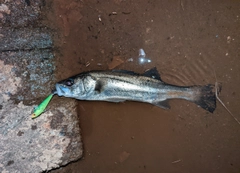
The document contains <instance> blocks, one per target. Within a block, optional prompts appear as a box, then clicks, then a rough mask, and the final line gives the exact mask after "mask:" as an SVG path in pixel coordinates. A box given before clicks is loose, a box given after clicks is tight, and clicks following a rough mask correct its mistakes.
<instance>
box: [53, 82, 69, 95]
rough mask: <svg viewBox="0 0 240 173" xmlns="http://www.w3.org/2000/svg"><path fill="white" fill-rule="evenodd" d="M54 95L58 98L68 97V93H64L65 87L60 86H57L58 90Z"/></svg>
mask: <svg viewBox="0 0 240 173" xmlns="http://www.w3.org/2000/svg"><path fill="white" fill-rule="evenodd" d="M54 93H56V94H57V95H58V96H64V95H66V92H65V91H64V89H63V87H62V86H61V85H60V84H56V90H55V92H54Z"/></svg>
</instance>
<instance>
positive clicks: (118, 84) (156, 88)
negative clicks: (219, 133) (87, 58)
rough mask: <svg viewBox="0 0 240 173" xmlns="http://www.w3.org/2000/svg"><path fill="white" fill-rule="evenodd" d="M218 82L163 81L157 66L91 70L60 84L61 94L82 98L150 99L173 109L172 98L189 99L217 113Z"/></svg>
mask: <svg viewBox="0 0 240 173" xmlns="http://www.w3.org/2000/svg"><path fill="white" fill-rule="evenodd" d="M214 87H215V86H214V85H211V84H209V85H204V86H198V85H195V86H175V85H171V84H167V83H165V82H163V81H162V80H161V78H160V75H159V73H158V71H157V69H156V68H153V69H150V70H148V71H146V72H145V73H144V74H138V73H135V72H132V71H127V70H113V71H90V72H84V73H80V74H78V75H76V76H73V77H70V78H68V79H66V80H63V81H60V82H58V83H57V84H56V91H55V93H56V94H58V96H64V97H70V98H75V99H79V100H93V101H108V102H123V101H126V100H130V101H138V102H146V103H150V104H153V105H156V106H158V107H161V108H164V109H169V108H170V106H169V104H168V101H169V100H171V99H185V100H188V101H191V102H193V103H196V104H197V105H198V106H200V107H202V108H203V109H205V110H207V111H209V112H213V111H214V110H215V108H216V96H215V92H214Z"/></svg>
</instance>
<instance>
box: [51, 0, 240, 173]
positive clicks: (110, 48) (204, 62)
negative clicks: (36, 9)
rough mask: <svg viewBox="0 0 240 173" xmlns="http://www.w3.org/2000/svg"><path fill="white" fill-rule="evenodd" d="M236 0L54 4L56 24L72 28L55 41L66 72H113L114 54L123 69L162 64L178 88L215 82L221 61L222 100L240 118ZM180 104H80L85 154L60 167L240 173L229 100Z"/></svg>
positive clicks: (63, 73) (239, 141)
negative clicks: (210, 107) (207, 105)
mask: <svg viewBox="0 0 240 173" xmlns="http://www.w3.org/2000/svg"><path fill="white" fill-rule="evenodd" d="M232 3H233V2H231V1H227V2H225V3H224V4H222V3H214V2H212V1H204V2H202V1H194V2H192V1H191V2H190V1H189V2H187V1H181V4H180V3H177V2H175V1H165V2H163V1H137V2H134V1H131V0H130V1H121V0H114V1H111V2H109V1H98V2H96V1H93V0H90V1H75V0H69V1H65V0H58V1H52V3H51V4H48V7H49V8H51V9H53V10H48V11H47V13H48V19H49V20H50V21H51V22H49V26H50V27H52V28H54V29H55V30H58V31H59V32H60V34H61V33H62V35H63V36H62V39H61V40H56V42H55V44H57V45H59V47H60V49H59V50H60V52H61V54H60V55H58V62H56V63H57V67H58V71H59V73H58V78H59V80H61V79H65V78H68V77H69V76H72V75H74V74H77V73H80V72H83V71H90V70H107V69H108V68H109V66H108V64H110V63H111V62H112V60H113V59H114V57H118V58H119V59H121V63H119V65H118V66H117V67H116V68H118V69H125V70H132V71H135V72H138V73H142V72H144V71H145V70H147V69H150V68H152V67H154V66H156V67H157V69H158V70H159V72H160V73H161V75H162V76H161V78H162V79H163V81H165V82H167V83H171V84H175V85H194V84H195V85H203V84H208V83H212V84H214V83H215V77H214V74H213V70H212V69H213V68H214V69H215V71H216V74H217V79H218V81H221V82H222V83H223V90H222V93H221V95H220V97H221V99H222V100H223V101H224V102H225V103H227V106H228V107H229V109H230V110H231V111H232V112H233V114H235V115H238V112H239V106H238V100H239V98H240V94H239V93H240V91H239V86H240V80H239V74H240V69H239V64H240V58H239V54H240V52H239V40H240V35H239V34H238V33H239V23H238V22H239V20H238V17H237V15H236V14H237V13H238V11H239V8H240V5H238V4H232ZM50 5H52V6H50ZM226 7H229V8H226ZM230 7H231V8H230ZM112 12H116V13H114V15H111V14H112ZM59 16H61V17H59ZM98 16H101V20H99V18H98ZM56 28H57V29H56ZM216 35H218V37H216ZM228 36H230V37H231V38H232V39H234V40H232V41H231V42H229V41H228V38H229V37H228ZM139 48H144V50H143V49H140V52H139V57H138V56H137V55H136V52H137V51H138V50H139ZM145 51H146V53H147V55H146V53H145ZM226 53H227V54H226ZM131 57H132V58H131ZM142 62H144V63H142ZM99 64H101V65H99ZM63 99H64V98H63ZM170 105H171V109H170V110H163V109H160V108H158V107H155V106H152V105H149V104H145V103H136V102H125V103H119V104H115V103H103V102H87V101H79V108H78V113H79V118H80V123H81V129H82V135H83V143H84V158H83V159H82V160H79V161H78V162H76V163H72V164H70V165H68V166H66V167H64V168H63V169H61V170H56V171H53V172H61V173H63V172H84V173H85V172H237V171H239V170H240V165H239V160H240V150H239V144H240V138H239V134H240V128H239V126H238V124H237V123H236V122H235V121H234V120H233V119H232V118H231V116H229V115H228V114H227V112H226V111H225V110H224V108H223V107H221V106H219V105H217V109H216V111H215V112H214V114H210V113H208V112H206V111H204V110H203V109H201V108H198V107H197V106H196V105H195V104H193V103H190V102H187V101H184V100H172V101H171V102H170ZM237 118H238V119H240V117H239V116H238V117H237ZM226 158H227V159H226Z"/></svg>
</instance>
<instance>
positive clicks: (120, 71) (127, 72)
mask: <svg viewBox="0 0 240 173" xmlns="http://www.w3.org/2000/svg"><path fill="white" fill-rule="evenodd" d="M112 72H116V73H124V74H129V75H139V74H138V73H135V72H134V71H129V70H112Z"/></svg>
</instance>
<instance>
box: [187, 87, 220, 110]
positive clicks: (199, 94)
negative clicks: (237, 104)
mask: <svg viewBox="0 0 240 173" xmlns="http://www.w3.org/2000/svg"><path fill="white" fill-rule="evenodd" d="M219 87H220V86H219ZM194 88H195V89H196V90H195V91H196V95H195V97H194V99H193V100H192V101H193V102H194V103H196V104H197V105H198V106H200V107H202V108H203V109H205V110H207V111H209V112H211V113H213V112H214V110H215V109H216V92H215V90H216V89H217V88H216V87H215V85H211V84H209V85H204V86H196V87H194ZM217 91H220V90H218V89H217Z"/></svg>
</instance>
